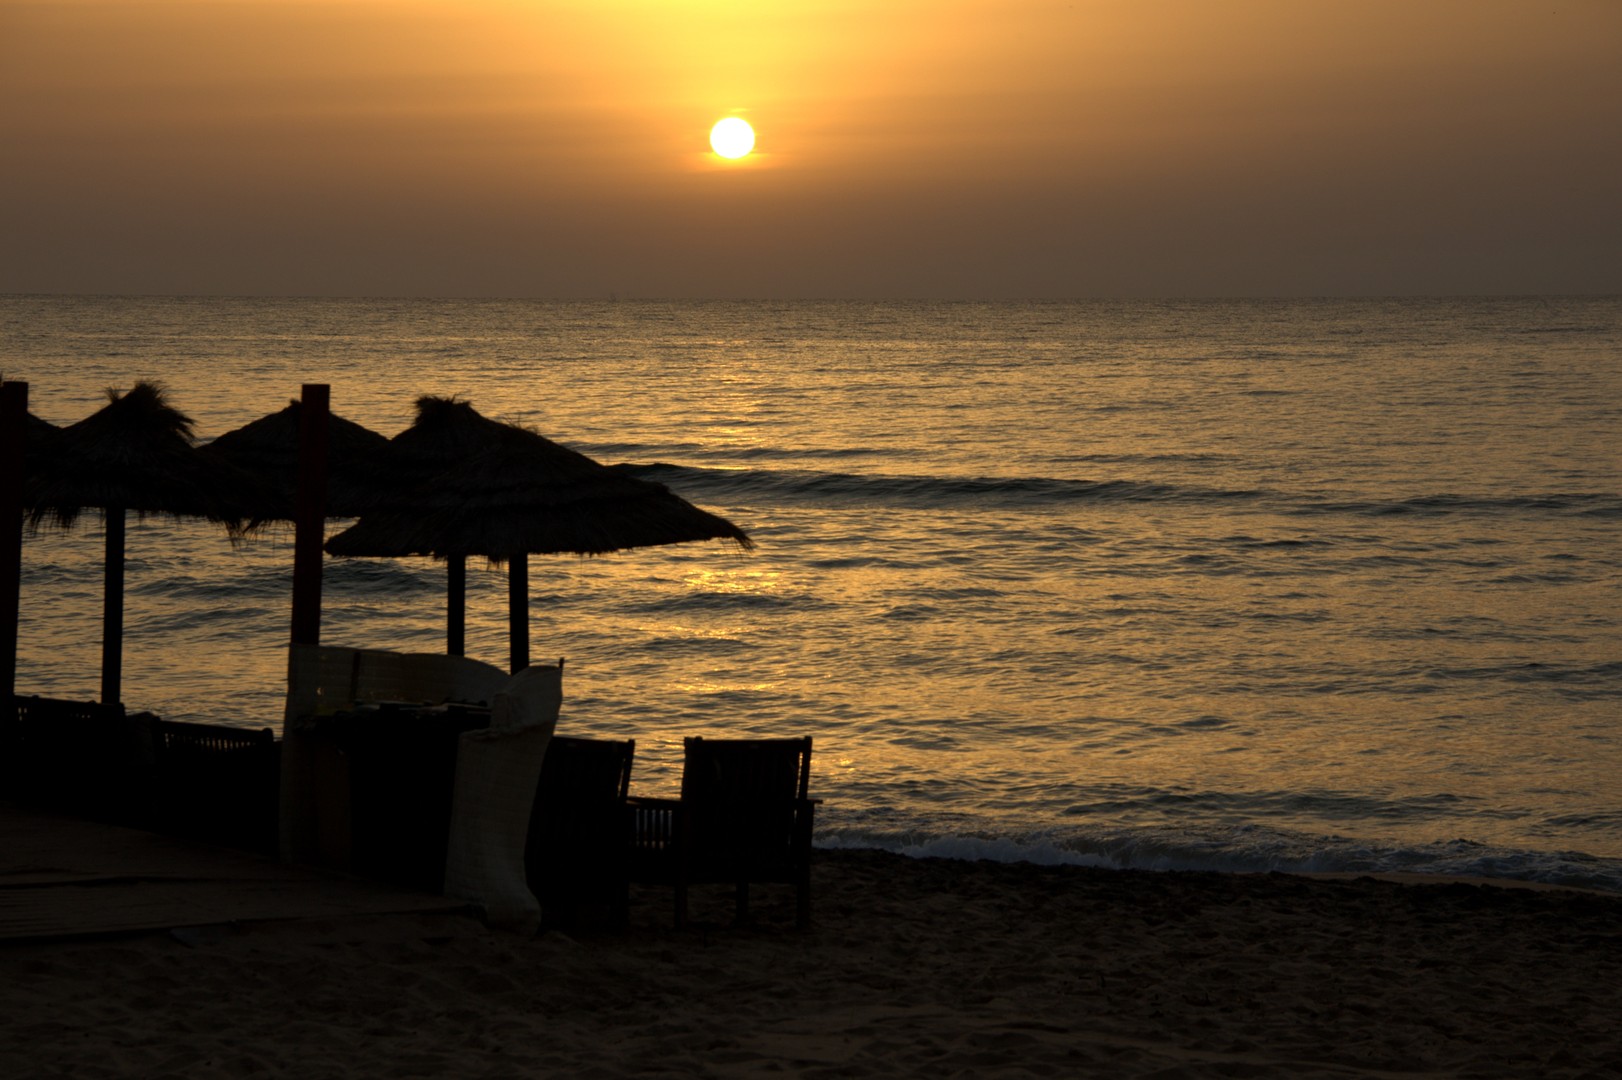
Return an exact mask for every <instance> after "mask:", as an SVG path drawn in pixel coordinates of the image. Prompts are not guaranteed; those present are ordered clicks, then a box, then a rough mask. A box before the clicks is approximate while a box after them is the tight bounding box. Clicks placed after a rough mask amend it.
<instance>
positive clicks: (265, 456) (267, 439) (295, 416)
mask: <svg viewBox="0 0 1622 1080" xmlns="http://www.w3.org/2000/svg"><path fill="white" fill-rule="evenodd" d="M299 415H300V403H299V402H298V401H297V400H295V401H293V402H292V403H291V404H289V405H288V406H287V408H285V409H283V410H281V411H280V412H274V413H271V414H270V415H269V416H262V417H260V418H259V419H258V420H255V421H253V422H252V423H251V424H245V425H244V426H242V427H239V428H237V429H236V430H235V431H228V432H226V433H225V434H224V435H221V436H220V437H219V438H217V439H215V440H214V441H213V442H211V443H209V444H208V445H206V446H204V447H203V448H202V453H203V455H204V456H205V457H209V458H213V459H215V460H218V461H222V462H225V463H227V464H229V465H231V466H234V467H235V468H238V469H240V470H242V471H243V472H245V473H249V474H251V475H252V476H254V477H255V478H256V479H257V480H258V481H259V482H260V484H261V486H262V489H263V493H264V495H265V496H266V500H267V501H266V502H265V503H264V504H263V505H260V506H256V507H254V509H253V517H254V519H255V520H256V521H280V520H291V519H292V517H293V505H294V496H295V494H296V488H297V484H298V469H299ZM390 453H391V451H390V445H389V440H388V439H387V438H386V437H384V436H382V435H379V434H378V433H377V432H375V431H372V430H370V429H368V428H364V427H362V426H361V425H359V424H357V423H355V422H354V421H353V420H345V419H344V418H343V417H341V416H338V415H336V414H328V417H327V516H329V517H358V516H360V515H361V514H363V513H365V512H366V511H368V510H374V509H378V508H380V507H383V506H386V505H388V501H387V499H386V494H387V488H388V486H389V485H390V483H391V481H390V479H389V477H390V474H391V472H392V470H391V467H390V465H389V459H390Z"/></svg>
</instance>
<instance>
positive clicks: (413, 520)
mask: <svg viewBox="0 0 1622 1080" xmlns="http://www.w3.org/2000/svg"><path fill="white" fill-rule="evenodd" d="M392 443H393V446H394V448H395V454H394V465H395V466H396V468H397V469H398V470H399V472H400V474H401V475H402V476H404V477H414V478H415V482H413V483H409V484H407V485H406V486H405V487H404V488H403V489H402V493H401V495H400V502H399V504H398V505H396V506H395V507H393V508H391V509H390V510H387V511H379V512H374V513H369V514H365V515H363V516H362V517H361V518H360V520H359V521H357V522H356V523H355V524H354V525H353V526H352V527H350V528H349V529H346V530H345V531H343V532H341V533H339V534H338V535H336V536H334V537H333V538H332V539H331V540H329V541H327V551H329V552H330V553H332V554H334V555H374V556H403V555H433V556H437V557H439V558H449V557H452V556H468V555H482V556H484V557H486V558H488V559H489V560H490V561H492V562H495V563H503V562H506V561H508V560H509V559H512V558H515V557H517V556H520V555H531V554H575V555H602V554H606V553H608V552H611V551H623V550H626V549H628V548H638V547H652V546H656V545H661V544H680V543H687V542H689V541H694V540H726V541H730V542H732V543H734V544H736V545H737V546H738V547H740V548H743V549H745V550H747V549H749V548H751V547H753V546H754V542H753V541H752V540H750V538H749V536H748V534H747V533H745V532H744V531H743V530H742V529H740V528H738V526H736V525H734V524H732V523H731V522H729V521H727V520H726V519H725V518H722V517H718V516H717V515H715V514H712V513H709V512H708V511H706V510H701V509H699V508H698V507H696V506H694V505H693V504H692V503H690V502H688V501H687V500H685V499H683V498H681V497H680V496H679V495H676V494H675V493H674V492H672V491H671V490H670V489H669V488H667V487H665V486H664V485H663V484H656V483H653V482H651V481H648V480H641V479H638V478H636V477H634V476H630V475H628V474H626V473H624V472H621V471H619V470H617V469H612V468H609V467H608V466H606V465H603V464H601V463H599V462H597V461H594V460H592V459H591V458H589V457H587V456H586V455H584V454H581V453H578V452H576V451H574V450H570V449H568V448H567V447H565V446H560V445H559V444H557V443H555V442H553V441H552V440H550V439H547V438H545V437H544V436H542V435H539V434H537V433H535V432H533V431H529V430H527V429H525V428H521V427H517V426H515V425H512V424H504V423H500V422H498V421H494V420H490V419H488V418H486V417H484V416H481V415H480V414H479V413H478V412H477V411H476V410H474V408H473V406H472V405H471V404H469V403H468V402H465V401H454V400H448V399H445V398H435V397H424V398H421V399H419V400H418V402H417V419H416V422H415V423H413V424H412V426H411V427H410V428H408V429H407V430H405V431H403V432H401V433H400V434H399V435H396V436H395V437H394V439H393V440H392Z"/></svg>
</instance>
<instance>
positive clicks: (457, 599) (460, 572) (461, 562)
mask: <svg viewBox="0 0 1622 1080" xmlns="http://www.w3.org/2000/svg"><path fill="white" fill-rule="evenodd" d="M445 652H446V654H447V655H450V656H466V655H467V556H466V555H452V556H450V557H449V558H447V559H446V560H445Z"/></svg>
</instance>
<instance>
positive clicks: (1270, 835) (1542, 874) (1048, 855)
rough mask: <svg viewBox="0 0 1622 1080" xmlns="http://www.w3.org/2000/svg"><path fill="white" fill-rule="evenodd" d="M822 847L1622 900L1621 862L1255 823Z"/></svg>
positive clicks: (869, 840)
mask: <svg viewBox="0 0 1622 1080" xmlns="http://www.w3.org/2000/svg"><path fill="white" fill-rule="evenodd" d="M816 846H818V847H823V848H876V849H879V850H882V851H890V852H894V853H896V854H899V855H906V856H909V857H912V858H943V859H962V860H987V861H992V862H1030V863H1037V864H1040V865H1046V866H1058V865H1069V866H1093V867H1100V868H1104V869H1118V870H1154V871H1206V872H1209V871H1215V872H1222V873H1286V874H1405V875H1406V874H1416V875H1421V876H1435V877H1438V878H1442V877H1466V878H1476V879H1487V880H1493V879H1496V880H1505V881H1526V882H1536V883H1539V884H1545V885H1558V886H1563V887H1567V888H1583V889H1598V890H1603V891H1606V892H1616V893H1622V859H1606V858H1600V857H1596V856H1592V855H1588V854H1586V853H1583V852H1580V851H1522V850H1515V849H1510V848H1502V847H1494V846H1490V845H1485V844H1477V843H1472V842H1470V841H1467V840H1450V841H1443V842H1438V843H1432V844H1421V845H1415V846H1403V845H1400V844H1381V843H1370V842H1366V841H1360V840H1357V839H1353V838H1348V837H1343V836H1311V835H1307V834H1302V833H1292V832H1289V831H1286V830H1280V829H1271V828H1266V827H1260V826H1252V825H1244V826H1236V827H1234V828H1232V829H1228V830H1213V831H1207V832H1195V831H1187V832H1183V831H1177V830H1171V829H1163V828H1158V829H1113V830H1099V831H1095V832H1080V831H1078V832H1054V831H1038V832H1030V833H1026V834H1021V835H1005V836H996V835H975V834H972V833H952V832H939V833H933V834H931V833H920V832H904V831H894V830H884V829H866V828H861V827H834V828H828V829H819V830H818V832H817V836H816Z"/></svg>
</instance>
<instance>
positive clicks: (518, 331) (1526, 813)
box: [0, 295, 1622, 891]
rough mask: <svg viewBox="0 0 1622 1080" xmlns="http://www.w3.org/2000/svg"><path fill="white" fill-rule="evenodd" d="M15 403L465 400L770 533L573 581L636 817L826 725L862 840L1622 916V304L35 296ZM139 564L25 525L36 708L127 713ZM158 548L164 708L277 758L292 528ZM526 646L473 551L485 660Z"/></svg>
mask: <svg viewBox="0 0 1622 1080" xmlns="http://www.w3.org/2000/svg"><path fill="white" fill-rule="evenodd" d="M0 372H3V374H4V377H5V378H6V379H15V380H24V381H27V382H28V383H29V386H30V390H29V394H30V398H29V400H30V403H31V407H32V409H33V411H34V412H35V413H36V414H37V415H39V416H41V417H43V418H44V419H46V420H49V421H51V422H53V423H56V424H68V423H72V422H73V421H76V420H78V419H80V418H82V417H84V416H86V415H88V414H89V413H91V412H93V411H94V410H95V409H97V408H98V407H100V405H101V404H103V403H104V402H105V400H106V397H105V391H106V390H107V389H108V388H114V389H123V388H127V387H129V386H130V385H132V384H133V383H134V382H135V381H137V380H143V379H144V380H155V381H158V382H161V383H163V384H165V385H166V386H167V387H168V389H169V391H170V396H171V400H172V401H173V402H174V404H176V405H177V406H178V407H179V408H180V409H181V410H182V411H184V412H185V413H187V414H188V415H189V416H191V417H192V418H193V419H194V421H195V422H196V428H197V432H198V436H199V439H200V440H201V441H204V442H206V441H207V440H209V439H211V438H213V437H215V436H217V435H219V434H221V433H223V432H226V431H229V430H231V429H234V428H236V427H239V426H241V425H243V424H246V423H248V422H250V421H252V420H254V419H256V418H258V417H260V416H262V415H265V414H267V413H271V412H274V411H276V410H278V409H280V408H282V407H283V406H285V405H286V404H287V402H288V401H289V400H290V399H292V398H294V397H296V396H297V395H298V394H299V392H300V387H301V385H302V384H305V383H326V384H329V385H330V386H331V388H332V389H331V393H332V404H333V409H334V411H335V412H337V413H339V414H340V415H342V416H344V417H347V418H348V419H351V420H354V421H356V422H358V423H361V424H364V425H366V426H368V427H370V428H373V429H374V430H376V431H378V432H381V433H383V434H385V435H392V434H394V433H395V432H398V431H400V430H402V429H403V428H405V427H406V426H407V425H408V424H409V423H410V422H411V419H412V417H413V415H414V412H413V408H414V402H415V400H416V398H417V397H418V396H419V395H425V394H436V395H454V396H457V397H459V398H461V399H463V400H466V401H469V402H471V403H472V404H473V405H474V407H475V408H477V409H478V410H480V411H481V412H483V413H484V414H486V415H488V416H492V417H496V418H499V419H502V420H509V421H513V422H516V423H519V424H524V425H527V426H529V427H531V428H533V429H535V430H537V431H540V432H541V433H542V434H544V435H546V436H548V437H549V438H552V439H554V440H556V441H558V442H561V443H563V444H565V445H567V446H570V447H573V448H574V449H577V450H579V451H582V452H583V453H586V454H589V455H591V456H592V457H594V458H596V459H598V460H600V461H603V462H605V463H616V464H617V463H625V464H628V465H629V466H631V467H633V468H634V469H635V471H636V472H637V473H638V474H639V475H642V476H644V477H646V478H648V479H650V480H655V481H658V482H660V483H663V484H666V485H668V486H669V487H670V488H671V489H673V490H674V491H676V492H677V493H678V494H680V495H682V496H684V497H685V498H687V499H689V500H690V501H692V502H694V503H697V504H698V505H700V506H702V507H704V508H706V509H709V510H712V511H714V512H716V513H719V514H721V515H722V516H724V517H726V518H727V519H729V520H731V521H733V522H735V523H736V524H738V525H740V526H742V527H743V528H745V529H747V530H748V531H749V533H750V535H751V536H752V537H753V538H754V540H755V541H756V545H757V546H756V547H755V549H754V550H753V551H750V552H740V551H738V550H737V549H736V548H733V547H727V546H723V545H719V544H708V543H704V544H688V545H678V546H672V547H660V548H645V549H640V550H633V551H626V552H622V553H619V554H614V555H610V556H603V557H597V558H576V557H553V556H537V557H535V558H533V559H532V560H531V567H530V575H531V591H532V598H531V608H532V618H533V625H532V637H533V641H534V644H533V650H534V653H535V655H536V656H537V657H538V658H544V659H546V660H551V659H553V658H554V657H564V658H566V659H567V666H566V669H565V670H566V675H565V690H564V693H565V699H564V709H563V714H562V720H561V721H560V724H559V730H560V731H563V732H568V733H572V734H579V735H587V736H600V737H616V738H634V739H636V746H637V751H636V765H635V770H634V773H633V781H632V790H633V792H638V793H643V794H666V793H671V792H672V791H673V790H674V789H675V787H676V786H677V784H678V782H679V775H680V770H681V745H682V738H683V737H684V736H687V735H693V734H706V735H711V736H728V735H730V736H767V735H811V736H814V738H815V758H814V768H813V776H812V787H813V792H812V793H813V794H814V795H815V796H818V797H820V798H821V799H822V800H824V801H823V803H822V805H821V806H820V808H819V811H818V818H817V828H816V842H817V843H818V844H819V845H821V846H824V847H876V848H882V849H887V850H890V851H895V852H901V853H905V854H909V855H916V856H942V857H950V858H989V859H1003V860H1031V861H1038V862H1044V863H1077V864H1085V865H1095V866H1108V867H1140V868H1151V869H1216V870H1229V871H1271V870H1280V871H1291V872H1303V871H1351V872H1370V871H1408V872H1417V873H1425V874H1466V875H1480V876H1488V877H1498V878H1514V879H1525V880H1535V881H1543V882H1552V883H1560V884H1566V885H1577V886H1586V887H1590V888H1598V889H1605V890H1610V891H1622V299H1619V298H1616V297H1578V298H1565V297H1517V298H1438V299H1288V300H1187V301H1163V302H1149V301H1078V302H1057V301H1055V302H1028V303H1027V302H995V303H970V302H952V303H944V302H943V303H936V302H924V301H898V302H854V301H829V302H722V301H715V302H685V301H669V302H661V301H640V300H618V301H616V300H603V301H597V302H551V301H533V300H466V299H456V300H434V299H287V298H274V299H265V298H253V299H231V298H172V297H68V296H16V295H13V296H4V297H0ZM343 524H344V523H343V522H337V521H335V522H332V523H331V529H332V530H333V531H336V530H337V529H338V528H340V527H342V525H343ZM101 530H102V525H101V522H100V519H99V517H98V516H97V515H95V514H87V515H86V516H85V517H84V519H83V520H82V521H81V523H80V524H79V526H78V527H77V528H76V530H75V531H71V532H62V531H59V530H52V529H45V530H42V531H40V532H38V533H37V534H34V535H31V536H29V537H28V538H27V539H26V541H25V545H24V554H23V575H24V576H23V585H22V604H23V607H22V611H23V614H22V620H21V628H20V636H21V642H20V646H19V656H18V689H19V692H22V693H40V694H46V695H52V696H57V697H70V698H84V699H93V698H95V697H96V695H97V687H98V668H99V638H100V629H99V627H100V605H101V583H102V560H101V542H102V532H101ZM128 552H129V563H128V580H127V595H128V600H127V604H128V608H127V613H126V643H125V659H124V695H123V696H124V700H125V702H126V704H127V705H128V706H129V707H130V708H131V709H145V710H151V711H153V712H156V713H158V714H159V715H162V716H166V717H170V718H175V719H187V720H200V721H206V722H212V723H219V724H226V725H231V726H236V727H260V726H270V727H276V726H278V725H279V724H280V722H281V714H282V704H283V695H284V690H285V670H286V669H285V646H286V641H287V638H288V634H289V606H290V582H291V565H292V537H291V535H290V533H289V532H287V531H286V530H280V531H276V530H273V531H270V532H267V533H265V534H264V535H261V536H258V537H256V538H254V539H251V540H248V541H246V542H242V543H238V544H233V543H231V542H230V541H229V539H228V538H227V537H226V536H225V535H224V534H223V532H222V531H220V530H219V529H218V528H216V527H214V526H210V525H208V524H206V523H202V522H197V521H185V520H180V521H177V520H170V519H164V518H149V519H147V520H145V521H143V522H139V523H132V525H131V527H130V535H129V541H128ZM444 590H445V571H444V567H443V566H442V565H441V564H437V563H435V562H434V561H432V560H429V559H390V560H382V559H377V560H373V559H352V560H339V559H332V560H329V561H328V563H327V566H326V570H325V592H324V616H323V618H324V621H323V629H322V640H323V641H324V642H326V643H329V644H345V645H354V646H362V647H373V648H392V649H400V650H407V651H430V652H431V651H441V650H443V647H444V646H443V642H444ZM505 620H506V597H505V579H504V577H503V576H502V574H501V572H500V571H499V570H497V569H493V568H488V567H484V566H482V565H473V566H470V568H469V597H468V623H469V625H468V653H469V655H472V656H474V657H477V658H480V659H485V660H488V661H490V662H492V663H495V664H498V665H502V664H505V662H506V656H507V646H506V621H505Z"/></svg>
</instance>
